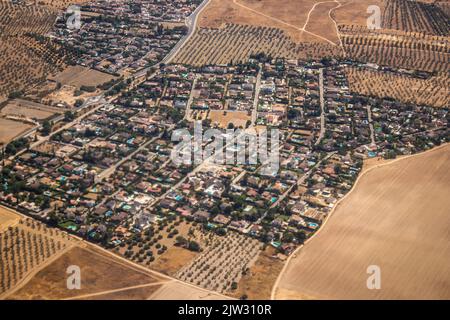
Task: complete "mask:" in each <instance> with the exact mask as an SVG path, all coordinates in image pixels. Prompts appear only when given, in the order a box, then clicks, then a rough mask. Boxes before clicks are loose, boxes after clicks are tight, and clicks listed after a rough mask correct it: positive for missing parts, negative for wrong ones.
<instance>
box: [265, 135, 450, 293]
mask: <svg viewBox="0 0 450 320" xmlns="http://www.w3.org/2000/svg"><path fill="white" fill-rule="evenodd" d="M449 145H450V143H444V144H441V145H440V146H438V147H435V148H432V149H429V150H426V151H424V152H420V153H416V154H411V155H407V156H403V157H400V158H397V159H393V160H391V161H388V162H384V163H380V164H378V165H375V166H372V167H370V168H367V169H366V170H363V171H362V172H361V173H360V175H359V176H358V178H357V179H356V181H355V183H354V184H353V187H352V188H351V190H350V191H349V192H348V193H347V194H346V195H345V196H344V197H343V198H341V199H340V200H339V201H338V202H337V203H336V205H335V206H334V208H333V209H332V210H331V211H330V213H329V214H328V215H327V217H326V219H325V221H324V222H323V224H322V225H321V227H320V228H319V230H317V232H316V233H314V234H313V235H312V236H311V238H309V239H308V240H306V241H305V243H304V244H303V245H301V246H299V247H298V248H297V249H295V251H294V252H293V253H292V254H291V255H290V256H289V257H288V259H287V260H286V262H285V264H284V266H283V269H281V272H280V273H279V275H278V278H277V280H276V281H275V284H274V285H273V287H272V293H271V295H270V300H276V299H275V295H276V291H277V289H278V285H279V283H280V281H281V277H282V276H283V274H284V273H285V272H286V269H287V267H288V266H289V263H290V261H291V260H292V258H296V256H297V254H298V253H299V251H300V250H301V249H302V248H303V247H304V246H305V245H307V244H308V243H309V242H310V241H311V240H313V239H314V238H315V237H316V236H317V235H318V234H319V233H320V232H321V231H322V230H323V228H324V227H325V225H326V223H327V222H328V220H329V219H330V217H331V216H332V215H333V213H334V212H335V211H336V209H337V208H338V207H339V204H340V203H341V202H343V201H344V200H345V199H347V197H348V196H350V194H352V193H353V191H354V190H355V189H356V187H357V185H358V183H359V182H360V180H361V179H362V178H363V177H364V176H365V175H366V174H368V173H370V172H372V171H373V170H375V169H378V168H381V167H384V166H388V165H392V164H394V163H397V162H399V161H403V160H406V159H410V158H413V157H418V156H422V155H425V154H428V153H431V152H434V151H437V150H440V149H442V148H445V147H448V146H449Z"/></svg>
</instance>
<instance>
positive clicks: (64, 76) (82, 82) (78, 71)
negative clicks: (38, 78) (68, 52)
mask: <svg viewBox="0 0 450 320" xmlns="http://www.w3.org/2000/svg"><path fill="white" fill-rule="evenodd" d="M115 78H116V77H115V76H112V75H110V74H107V73H104V72H100V71H97V70H93V69H89V68H86V67H82V66H69V67H68V68H66V69H65V70H64V71H62V72H60V73H58V74H57V75H56V76H54V77H51V78H50V79H51V80H53V81H56V82H59V83H61V84H62V85H69V86H74V87H77V88H79V87H81V86H97V85H99V84H103V83H105V82H108V81H110V80H112V79H115Z"/></svg>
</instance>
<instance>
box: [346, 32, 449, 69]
mask: <svg viewBox="0 0 450 320" xmlns="http://www.w3.org/2000/svg"><path fill="white" fill-rule="evenodd" d="M339 32H340V35H341V39H342V43H343V46H344V50H345V53H346V56H347V57H349V58H351V59H354V60H357V61H362V62H371V63H376V64H379V65H385V66H390V67H393V68H405V69H412V70H420V71H427V72H447V71H448V66H449V65H448V61H449V59H450V51H449V37H442V36H431V35H427V34H424V33H413V32H408V33H407V32H404V31H399V30H391V29H389V30H388V29H382V30H376V31H373V30H372V31H370V30H368V29H367V28H364V27H360V26H344V25H342V26H339Z"/></svg>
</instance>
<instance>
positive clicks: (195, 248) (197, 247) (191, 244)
mask: <svg viewBox="0 0 450 320" xmlns="http://www.w3.org/2000/svg"><path fill="white" fill-rule="evenodd" d="M188 249H189V250H191V251H196V252H199V251H200V245H199V244H198V243H197V242H195V241H190V242H189V245H188Z"/></svg>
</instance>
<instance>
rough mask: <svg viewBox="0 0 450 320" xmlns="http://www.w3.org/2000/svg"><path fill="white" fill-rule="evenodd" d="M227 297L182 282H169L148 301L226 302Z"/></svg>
mask: <svg viewBox="0 0 450 320" xmlns="http://www.w3.org/2000/svg"><path fill="white" fill-rule="evenodd" d="M224 299H227V298H226V297H225V296H223V295H220V294H216V293H213V292H210V291H207V290H204V289H201V288H197V287H193V286H190V285H188V284H184V283H182V282H168V283H167V284H165V285H163V286H162V287H161V288H160V289H158V290H157V291H156V292H155V293H153V294H152V295H151V296H150V297H149V298H148V300H224Z"/></svg>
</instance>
